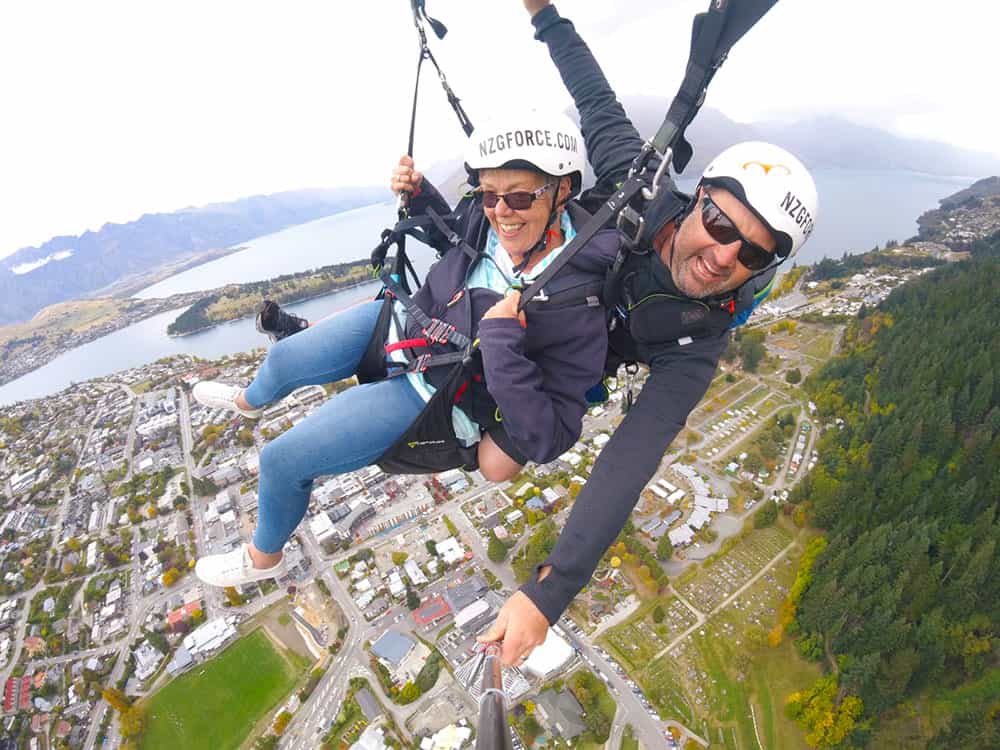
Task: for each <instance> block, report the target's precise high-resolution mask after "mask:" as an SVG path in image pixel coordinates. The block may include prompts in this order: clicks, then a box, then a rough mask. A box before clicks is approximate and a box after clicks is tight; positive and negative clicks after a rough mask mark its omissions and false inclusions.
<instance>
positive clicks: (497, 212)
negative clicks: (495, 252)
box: [479, 169, 569, 264]
mask: <svg viewBox="0 0 1000 750" xmlns="http://www.w3.org/2000/svg"><path fill="white" fill-rule="evenodd" d="M557 179H558V178H552V177H549V176H547V175H544V174H542V173H540V172H533V171H531V170H529V169H484V170H481V171H480V173H479V188H480V190H482V191H483V192H492V193H497V194H498V195H501V196H502V195H505V194H507V193H518V192H528V193H532V192H536V191H538V190H539V189H541V188H543V187H544V186H545V185H546V184H547V183H552V187H549V189H548V190H545V191H544V192H543V193H542V194H541V195H540V196H539V197H537V198H536V199H535V200H534V201H533V202H532V204H531V205H530V206H529V207H528V208H526V209H522V210H515V209H512V208H511V207H510V206H508V205H507V201H505V200H503V199H501V200H499V201H498V202H497V204H496V206H494V207H493V208H488V207H486V206H485V205H484V206H483V212H484V213H485V214H486V219H487V221H489V222H490V226H491V227H493V231H494V232H496V233H497V237H499V238H500V244H501V245H503V247H504V250H506V251H507V253H508V255H510V257H511V260H513V261H514V263H515V264H516V263H518V262H520V260H521V259H522V258H523V257H524V255H525V254H526V253H527V252H528V251H529V250H531V248H533V247H534V246H535V244H536V243H537V242H538V241H539V240H540V239H541V238H542V236H543V235H544V233H545V230H546V229H547V228H548V219H549V214H550V212H551V211H552V201H553V198H554V197H555V198H556V201H557V205H558V204H559V203H561V202H562V201H564V200H565V198H566V194H568V193H569V178H565V177H564V178H562V179H559V180H558V185H559V187H558V196H553V195H552V191H553V190H554V189H555V181H556V180H557Z"/></svg>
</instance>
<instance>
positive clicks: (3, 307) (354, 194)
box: [0, 187, 389, 323]
mask: <svg viewBox="0 0 1000 750" xmlns="http://www.w3.org/2000/svg"><path fill="white" fill-rule="evenodd" d="M388 197H389V193H388V191H387V190H386V189H384V188H376V187H345V188H336V189H331V190H316V189H314V190H295V191H289V192H283V193H276V194H273V195H257V196H253V197H250V198H242V199H240V200H236V201H232V202H230V203H213V204H210V205H207V206H202V207H198V208H185V209H182V210H180V211H174V212H172V213H156V214H144V215H143V216H141V217H140V218H138V219H136V220H135V221H130V222H128V223H125V224H110V223H109V224H105V225H104V226H102V227H101V228H100V229H99V230H97V231H88V232H84V233H83V234H81V235H79V236H63V237H54V238H53V239H51V240H49V241H48V242H46V243H44V244H43V245H40V246H38V247H26V248H22V249H21V250H18V251H17V252H15V253H13V254H12V255H10V256H8V257H7V258H4V259H3V260H2V261H0V323H10V322H14V321H19V320H25V319H27V318H30V317H31V316H32V315H34V314H35V313H36V312H38V311H39V310H41V309H42V308H43V307H46V306H47V305H51V304H54V303H56V302H64V301H67V300H71V299H77V298H80V297H83V296H86V295H87V294H89V293H91V292H94V291H96V290H98V289H101V288H103V287H105V286H107V285H109V284H112V283H114V282H116V281H119V280H121V279H123V278H125V277H127V276H130V275H134V274H139V273H143V272H146V271H149V270H152V269H154V268H156V267H158V266H162V265H164V264H165V263H170V262H172V261H176V260H178V259H181V258H185V257H189V256H192V255H193V254H196V253H200V252H204V251H206V250H211V249H218V248H227V247H231V246H233V245H237V244H239V243H241V242H246V241H248V240H251V239H253V238H255V237H261V236H263V235H265V234H270V233H272V232H276V231H278V230H280V229H284V228H285V227H289V226H293V225H296V224H303V223H305V222H307V221H312V220H313V219H319V218H321V217H323V216H329V215H331V214H335V213H339V212H341V211H346V210H348V209H351V208H356V207H358V206H364V205H368V204H371V203H375V202H377V201H380V200H385V199H387V198H388Z"/></svg>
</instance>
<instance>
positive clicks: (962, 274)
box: [791, 235, 1000, 714]
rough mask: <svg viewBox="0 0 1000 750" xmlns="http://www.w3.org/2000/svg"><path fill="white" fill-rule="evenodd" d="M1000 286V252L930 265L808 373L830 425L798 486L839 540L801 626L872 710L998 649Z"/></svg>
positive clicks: (822, 560) (971, 671)
mask: <svg viewBox="0 0 1000 750" xmlns="http://www.w3.org/2000/svg"><path fill="white" fill-rule="evenodd" d="M998 238H1000V235H997V237H995V238H994V240H993V241H994V243H995V244H994V246H993V247H994V249H995V247H996V245H997V244H1000V239H998ZM987 249H989V248H987ZM997 289H1000V263H998V262H997V261H996V260H995V257H990V254H989V253H988V252H982V251H981V252H980V254H979V255H978V256H977V257H976V258H974V259H973V260H972V261H969V262H964V263H958V264H953V265H949V266H947V267H944V268H941V269H937V270H936V271H935V272H933V273H929V274H926V275H924V276H923V277H921V278H920V279H918V280H915V281H913V282H911V283H909V284H906V285H904V286H902V287H900V288H898V289H897V290H895V291H894V292H893V293H892V294H891V295H890V296H889V297H888V299H886V300H885V301H884V302H883V303H881V304H880V305H879V306H878V308H876V309H874V310H870V311H868V313H867V314H866V315H865V316H864V317H863V318H861V319H859V320H856V321H853V322H852V323H851V324H850V325H849V327H848V329H847V331H846V333H845V350H844V352H843V354H841V356H839V357H837V358H836V359H834V360H832V361H831V362H829V363H828V364H827V365H826V367H825V368H824V369H823V370H822V371H821V372H820V373H819V374H818V375H817V376H814V377H810V378H809V379H808V380H807V384H806V387H807V388H808V389H809V391H810V393H811V395H812V398H813V400H814V401H815V402H816V404H817V405H818V407H819V411H820V416H821V417H822V420H823V421H824V422H825V423H826V424H827V426H828V429H827V430H826V431H825V434H824V436H823V438H822V439H821V441H820V444H819V453H820V456H821V458H820V460H819V463H818V465H817V466H816V468H815V470H814V471H813V472H811V474H810V475H809V477H808V478H807V480H806V481H805V482H804V483H803V484H802V485H800V486H799V487H798V488H797V489H796V490H795V491H794V492H793V494H792V498H791V499H792V501H793V502H796V503H800V504H802V506H803V507H805V508H808V509H809V512H810V514H811V516H812V519H813V521H814V522H815V523H816V524H817V525H819V526H820V527H822V528H824V529H826V530H827V531H828V535H827V536H828V540H829V544H828V546H827V547H826V549H825V550H824V551H823V552H822V553H820V555H819V556H818V558H817V560H816V564H815V566H814V568H813V574H812V579H811V581H810V582H809V583H808V585H807V587H806V588H805V590H804V592H803V594H802V598H801V603H800V606H799V608H798V612H797V625H798V626H799V628H800V629H801V632H802V633H803V637H804V638H818V639H819V640H818V641H816V643H817V644H819V643H821V644H822V645H823V649H824V651H825V652H826V653H827V655H828V659H830V660H831V662H833V660H835V664H836V666H837V667H838V668H839V683H838V685H839V687H838V690H839V694H840V696H847V695H855V696H858V697H859V698H860V699H861V701H862V702H863V705H864V708H865V710H866V711H868V712H871V713H873V714H874V713H878V712H881V711H882V710H884V709H886V708H889V707H891V706H893V705H895V704H897V703H899V702H900V701H902V700H905V699H906V698H908V697H909V696H911V695H912V694H913V693H914V692H916V691H918V690H920V689H922V688H924V687H928V686H932V685H942V684H943V685H946V686H953V685H955V684H958V683H961V682H963V681H966V680H970V679H974V678H975V677H976V676H977V675H979V674H980V673H981V672H982V670H983V669H984V668H985V667H986V666H987V665H988V664H989V663H990V661H991V659H992V655H993V653H994V651H995V650H996V646H997V643H998V640H997V637H998V632H997V626H996V623H998V622H1000V518H998V507H997V506H998V502H1000V501H998V499H1000V406H998V393H1000V376H998V375H997V373H1000V316H998V315H997V311H996V300H997V293H996V290H997ZM834 420H843V421H842V423H841V422H836V423H835V422H834ZM841 705H842V704H841ZM852 706H853V707H852V708H851V712H852V713H853V712H854V711H855V709H856V706H854V704H852Z"/></svg>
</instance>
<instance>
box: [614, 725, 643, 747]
mask: <svg viewBox="0 0 1000 750" xmlns="http://www.w3.org/2000/svg"><path fill="white" fill-rule="evenodd" d="M619 750H639V740H637V739H636V738H635V735H634V734H633V733H632V726H631V725H629V726H627V727H625V734H623V735H622V744H621V747H620V749H619Z"/></svg>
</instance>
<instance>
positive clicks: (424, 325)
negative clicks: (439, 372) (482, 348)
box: [381, 271, 473, 356]
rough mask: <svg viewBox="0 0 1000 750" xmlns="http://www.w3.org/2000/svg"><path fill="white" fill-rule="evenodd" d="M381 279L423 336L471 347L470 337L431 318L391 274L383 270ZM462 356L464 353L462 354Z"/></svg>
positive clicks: (462, 346) (464, 347) (431, 339)
mask: <svg viewBox="0 0 1000 750" xmlns="http://www.w3.org/2000/svg"><path fill="white" fill-rule="evenodd" d="M381 279H382V283H383V284H384V285H385V288H386V292H387V293H388V294H390V295H392V296H393V297H395V298H396V299H397V300H399V302H400V304H402V305H403V307H404V308H405V309H406V314H407V315H409V316H411V317H412V318H413V319H414V320H415V321H417V325H419V326H420V329H421V330H422V331H423V333H424V336H426V337H427V338H428V339H429V340H430V341H431V342H433V343H437V344H454V345H455V346H457V347H458V348H459V349H470V348H471V347H472V343H473V342H472V339H470V338H469V337H468V336H466V335H465V334H464V333H462V332H461V331H458V330H456V329H455V327H454V326H452V325H451V324H450V323H445V322H444V321H442V320H438V319H437V318H432V317H430V316H429V315H428V314H427V313H425V312H424V311H423V310H421V309H420V306H419V305H417V303H416V302H414V301H413V297H411V296H410V295H409V293H408V292H407V291H406V290H405V289H403V288H402V286H401V285H400V284H399V282H398V281H396V279H395V278H393V276H392V274H390V273H386V272H385V271H383V272H382V275H381ZM463 356H465V355H464V354H463Z"/></svg>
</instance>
